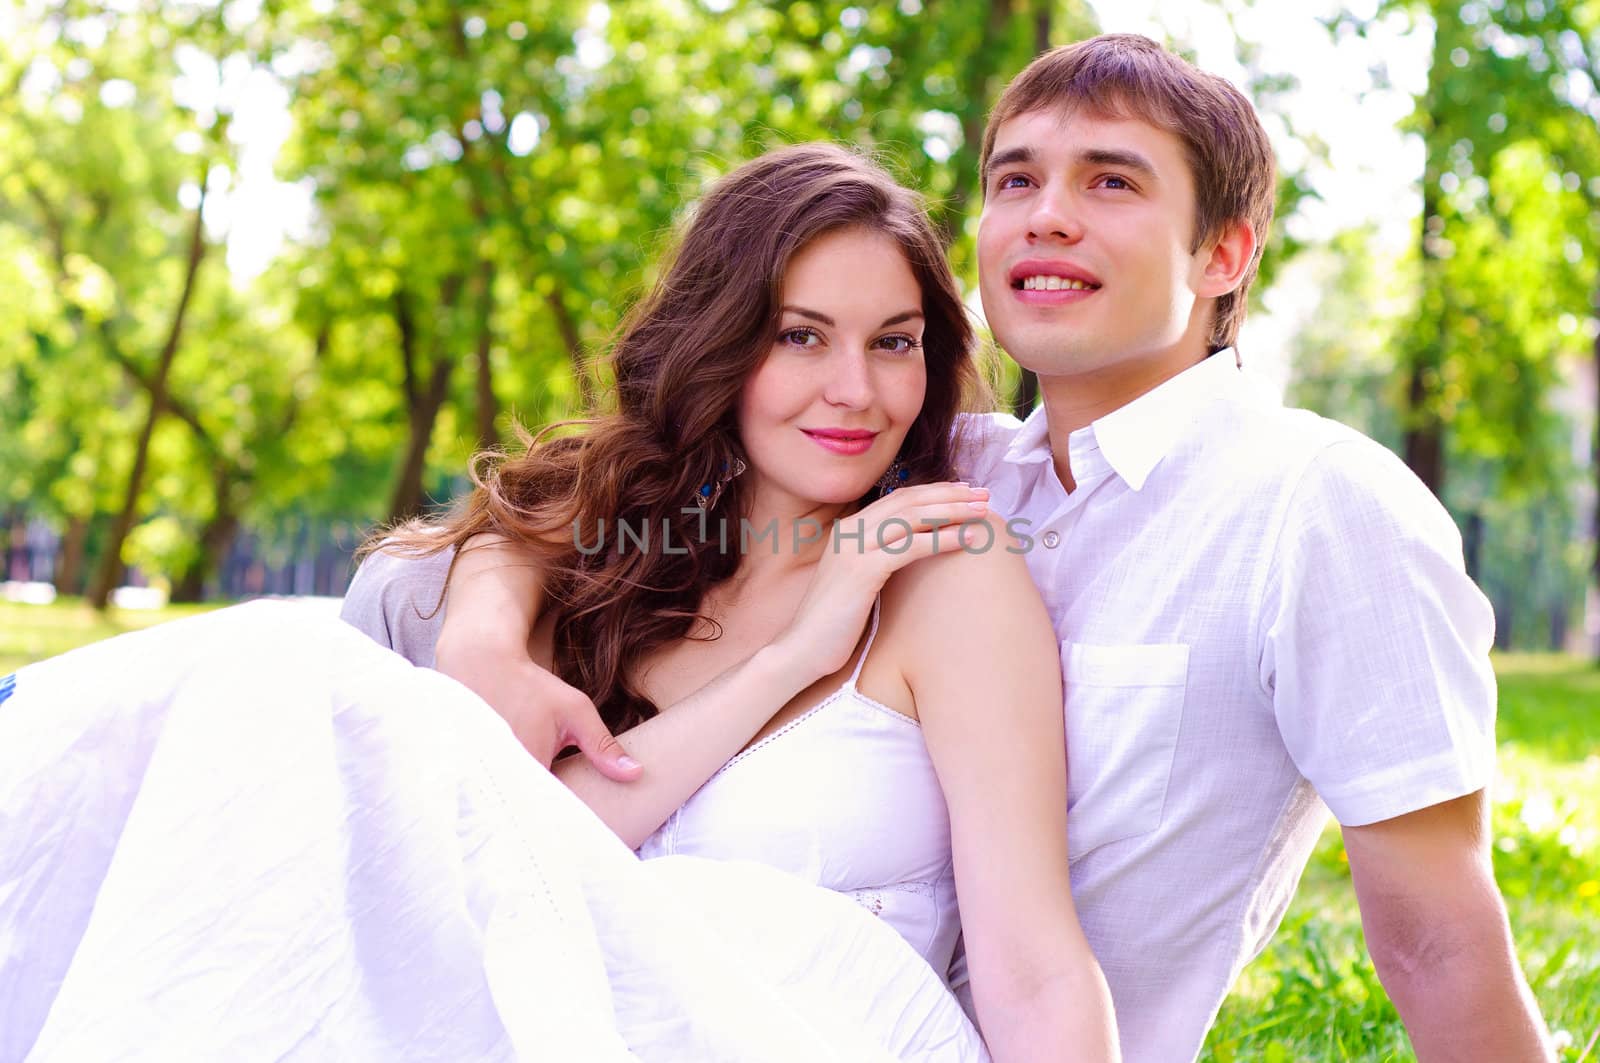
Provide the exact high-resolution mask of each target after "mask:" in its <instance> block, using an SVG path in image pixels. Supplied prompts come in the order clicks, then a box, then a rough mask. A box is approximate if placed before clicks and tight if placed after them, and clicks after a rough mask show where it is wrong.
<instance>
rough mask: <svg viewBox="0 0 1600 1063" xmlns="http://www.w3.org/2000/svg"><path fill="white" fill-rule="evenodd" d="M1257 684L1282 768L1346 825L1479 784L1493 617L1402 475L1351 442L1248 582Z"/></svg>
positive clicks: (1381, 453)
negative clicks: (1290, 761)
mask: <svg viewBox="0 0 1600 1063" xmlns="http://www.w3.org/2000/svg"><path fill="white" fill-rule="evenodd" d="M1258 630H1259V636H1258V644H1259V648H1260V666H1261V678H1262V682H1263V684H1264V685H1265V686H1266V688H1267V690H1268V691H1269V692H1270V694H1271V697H1272V704H1273V710H1274V712H1275V714H1276V717H1277V722H1278V727H1279V730H1280V732H1281V734H1282V736H1283V741H1284V744H1285V746H1286V747H1287V749H1288V751H1289V754H1290V756H1292V757H1293V758H1294V761H1295V764H1296V766H1297V767H1298V768H1299V770H1300V772H1301V774H1303V775H1304V776H1305V777H1306V778H1307V779H1308V780H1310V782H1311V783H1312V785H1313V786H1315V787H1316V789H1317V792H1318V793H1319V794H1320V795H1321V797H1322V799H1323V801H1324V802H1326V803H1327V805H1328V807H1329V808H1330V809H1331V810H1332V811H1333V814H1334V815H1335V816H1336V817H1337V818H1338V820H1339V822H1340V823H1342V824H1344V825H1346V826H1361V825H1363V824H1367V823H1375V822H1378V821H1379V820H1384V819H1390V818H1393V817H1395V816H1399V815H1404V814H1405V813H1408V812H1414V811H1416V810H1418V809H1421V808H1426V807H1427V806H1429V805H1433V804H1437V803H1439V802H1441V801H1447V800H1450V799H1452V798H1456V797H1461V796H1463V795H1465V794H1469V793H1472V792H1474V791H1476V790H1479V789H1482V788H1483V787H1484V786H1486V785H1488V783H1489V781H1490V778H1491V776H1492V774H1493V770H1494V719H1495V681H1494V672H1493V670H1492V669H1491V667H1490V664H1489V648H1490V646H1491V644H1492V643H1493V639H1494V614H1493V611H1492V610H1491V609H1490V607H1489V603H1488V601H1487V600H1486V599H1485V598H1484V596H1483V594H1482V593H1481V592H1480V591H1479V590H1478V588H1477V587H1476V586H1475V585H1474V584H1473V582H1472V581H1471V580H1470V579H1468V578H1467V575H1466V572H1465V570H1464V567H1463V564H1462V554H1461V537H1460V534H1459V532H1458V531H1457V530H1456V527H1455V525H1454V523H1453V522H1452V521H1451V520H1450V517H1449V515H1448V514H1447V513H1446V512H1445V510H1444V508H1443V507H1442V506H1441V505H1440V504H1439V502H1438V501H1437V500H1436V499H1435V498H1434V496H1433V495H1432V493H1431V492H1429V491H1428V489H1427V488H1426V487H1425V486H1424V485H1423V484H1422V482H1421V481H1420V480H1418V479H1417V478H1416V476H1414V475H1413V474H1412V473H1411V471H1410V470H1409V469H1407V468H1406V467H1405V465H1404V464H1403V463H1402V462H1401V461H1400V460H1399V459H1398V458H1396V457H1395V456H1394V455H1393V454H1391V453H1390V452H1389V451H1387V450H1385V449H1384V448H1382V447H1381V446H1379V445H1378V444H1376V443H1373V442H1371V441H1370V440H1366V439H1350V440H1344V441H1340V442H1337V443H1334V444H1331V445H1329V446H1327V447H1325V448H1324V449H1323V450H1322V451H1321V452H1320V453H1319V454H1318V455H1317V456H1316V457H1315V458H1314V459H1313V460H1312V461H1311V463H1310V464H1309V466H1308V467H1307V468H1306V471H1305V472H1304V474H1303V475H1302V477H1301V479H1300V482H1299V484H1298V486H1297V487H1296V488H1295V491H1294V494H1293V496H1292V498H1291V501H1290V503H1289V505H1288V508H1287V513H1286V517H1285V519H1284V522H1283V525H1282V533H1281V535H1280V537H1279V539H1278V542H1277V545H1276V547H1275V549H1274V551H1273V553H1272V557H1271V562H1270V566H1269V569H1268V573H1267V577H1266V579H1265V580H1264V582H1263V596H1262V605H1261V612H1260V627H1259V629H1258Z"/></svg>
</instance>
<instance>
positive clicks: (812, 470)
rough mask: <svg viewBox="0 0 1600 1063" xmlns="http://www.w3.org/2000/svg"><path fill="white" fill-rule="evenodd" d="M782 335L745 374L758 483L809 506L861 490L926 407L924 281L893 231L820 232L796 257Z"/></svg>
mask: <svg viewBox="0 0 1600 1063" xmlns="http://www.w3.org/2000/svg"><path fill="white" fill-rule="evenodd" d="M782 296H783V298H782V307H781V309H780V311H779V314H780V317H779V322H778V339H777V342H775V343H774V344H773V346H772V350H771V351H770V352H769V353H768V354H767V356H766V357H765V358H764V359H763V360H762V362H761V364H760V365H758V366H757V367H756V370H755V372H754V373H752V374H751V376H750V379H749V380H748V381H746V382H745V386H744V390H743V392H742V393H741V395H740V397H739V435H740V440H741V442H742V443H743V444H744V450H745V453H746V454H747V455H748V456H749V459H750V469H751V474H753V479H752V483H751V486H752V487H754V488H755V489H756V490H757V491H760V492H767V493H769V494H776V495H777V497H776V498H774V499H772V501H777V502H778V503H779V504H780V505H783V504H786V503H787V504H788V505H792V506H794V507H795V508H798V509H799V510H801V511H805V510H809V509H811V508H814V507H815V506H816V505H818V504H824V505H826V504H840V503H845V502H851V501H854V500H855V499H857V498H860V497H861V496H862V495H863V494H865V493H866V492H867V489H868V488H870V487H871V486H872V484H873V483H874V481H876V480H877V479H878V477H880V476H882V475H883V471H884V470H885V469H887V468H888V467H889V463H890V462H892V461H893V460H894V458H895V455H896V454H898V453H899V450H900V444H901V442H902V441H903V440H904V439H905V437H906V433H907V432H908V431H909V430H910V428H911V425H912V422H913V421H915V420H916V418H917V414H918V413H920V412H921V410H922V399H923V395H924V393H925V392H926V390H927V383H928V377H927V365H926V363H925V362H924V361H923V352H922V330H923V326H924V324H925V322H924V320H923V315H922V289H921V287H920V286H919V285H918V284H917V279H916V276H915V275H914V274H913V273H912V272H911V266H910V265H909V264H908V263H907V262H906V258H905V255H904V253H902V252H901V250H900V246H899V245H898V244H897V243H895V241H894V240H893V239H891V238H890V237H888V236H885V235H883V234H882V233H877V232H873V231H871V230H868V229H845V230H841V231H839V232H834V233H829V234H826V235H824V236H820V237H818V238H817V239H815V240H813V241H812V242H811V243H809V244H807V245H806V246H805V247H804V248H802V249H801V250H800V252H799V253H798V254H796V255H795V256H794V257H793V258H792V259H791V260H790V261H789V268H788V272H787V274H786V275H785V277H784V283H783V292H782Z"/></svg>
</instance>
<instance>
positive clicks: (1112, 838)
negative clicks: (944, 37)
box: [958, 35, 1549, 1063]
mask: <svg viewBox="0 0 1600 1063" xmlns="http://www.w3.org/2000/svg"><path fill="white" fill-rule="evenodd" d="M982 179H983V195H984V203H983V216H982V221H981V225H980V228H979V233H978V261H979V273H980V287H981V291H982V296H983V305H984V311H985V313H986V316H987V317H988V321H989V325H990V328H991V329H992V330H993V332H994V335H995V338H996V340H997V341H998V342H999V344H1000V345H1001V346H1002V347H1003V348H1004V349H1005V350H1006V351H1007V352H1008V353H1009V354H1010V355H1011V356H1012V357H1013V358H1015V359H1016V360H1017V361H1018V362H1019V363H1020V364H1021V365H1023V366H1024V367H1026V368H1028V369H1031V370H1033V371H1034V372H1035V373H1036V374H1037V375H1038V378H1039V385H1040V393H1041V396H1042V398H1043V406H1042V408H1041V409H1039V410H1037V411H1035V412H1034V414H1033V415H1032V416H1030V417H1029V418H1028V419H1027V421H1026V422H1023V423H1021V424H1020V425H1019V424H1018V423H1017V422H1016V421H1015V420H1013V419H1011V418H1009V417H1006V416H1005V415H1001V414H994V415H989V416H988V417H987V418H985V419H984V420H983V421H982V422H980V423H979V425H977V426H976V427H979V428H981V429H982V431H981V433H980V437H979V441H978V443H977V446H976V447H975V450H974V452H973V454H972V460H971V465H970V468H969V469H968V470H967V473H968V476H969V478H970V479H971V480H972V482H974V483H980V484H983V485H985V486H987V487H989V488H990V490H991V493H992V494H991V501H992V504H993V505H994V506H995V508H996V509H997V510H999V511H1001V512H1006V513H1009V514H1010V515H1011V516H1012V517H1013V518H1023V519H1025V520H1026V521H1028V522H1029V526H1028V527H1027V532H1028V534H1029V535H1031V536H1032V537H1033V539H1034V540H1035V546H1034V549H1033V550H1032V551H1031V552H1030V553H1029V555H1028V564H1029V567H1030V569H1031V571H1032V574H1033V576H1034V579H1035V582H1037V583H1038V585H1039V587H1040V589H1041V590H1042V591H1043V594H1044V597H1045V602H1046V604H1047V606H1048V607H1049V608H1050V611H1051V613H1052V615H1053V617H1054V620H1055V623H1056V630H1057V634H1058V636H1059V637H1060V639H1061V640H1062V641H1061V658H1062V666H1063V669H1064V674H1065V680H1066V719H1067V734H1068V740H1067V750H1068V758H1069V780H1070V791H1071V808H1072V811H1071V816H1070V827H1069V846H1070V851H1071V854H1072V877H1073V890H1074V893H1075V895H1076V896H1077V900H1078V907H1079V912H1080V914H1081V916H1082V919H1083V922H1084V928H1085V930H1086V932H1087V934H1088V936H1089V939H1090V942H1091V944H1092V945H1093V947H1094V950H1095V953H1096V955H1097V956H1098V957H1099V959H1100V962H1101V964H1102V966H1103V968H1104V970H1105V973H1106V976H1107V979H1108V980H1109V982H1110V984H1111V988H1112V992H1113V995H1114V998H1115V1002H1116V1010H1117V1018H1118V1026H1119V1029H1120V1031H1121V1038H1122V1047H1123V1052H1124V1057H1125V1058H1126V1059H1128V1060H1133V1061H1151V1063H1155V1061H1168V1060H1181V1059H1189V1058H1192V1057H1194V1056H1195V1055H1196V1053H1198V1051H1199V1050H1200V1047H1201V1044H1202V1041H1203V1038H1204V1035H1205V1031H1206V1028H1207V1027H1208V1026H1209V1025H1210V1023H1211V1021H1212V1019H1213V1018H1214V1017H1215V1015H1216V1011H1217V1008H1218V1006H1219V1004H1220V1003H1221V1001H1222V998H1223V996H1224V995H1225V994H1226V992H1227V990H1228V987H1229V985H1230V984H1231V983H1232V982H1233V980H1234V978H1235V977H1236V976H1237V975H1238V973H1239V971H1240V970H1241V969H1242V968H1243V966H1244V965H1245V964H1246V963H1247V962H1248V961H1249V960H1250V959H1251V958H1253V957H1254V956H1255V955H1256V954H1258V953H1259V952H1260V951H1261V949H1262V948H1263V947H1264V946H1265V945H1266V942H1267V940H1268V938H1269V937H1270V936H1271V934H1272V932H1273V931H1274V930H1275V929H1276V927H1277V925H1278V922H1279V920H1280V919H1281V918H1282V916H1283V912H1284V909H1285V908H1286V907H1287V905H1288V903H1289V900H1290V897H1291V896H1292V894H1293V892H1294V888H1295V885H1296V882H1297V881H1298V878H1299V875H1300V872H1301V870H1302V868H1303V867H1304V866H1305V862H1306V859H1307V857H1308V855H1309V854H1310V852H1311V849H1312V846H1313V844H1314V842H1315V840H1316V838H1317V835H1318V833H1319V831H1320V828H1321V826H1322V822H1323V812H1322V805H1323V804H1324V803H1325V804H1326V805H1327V807H1328V808H1329V809H1331V810H1332V812H1333V813H1334V815H1335V816H1336V817H1337V818H1338V820H1339V822H1340V824H1341V827H1342V829H1343V832H1344V840H1345V847H1346V849H1347V851H1348V853H1349V858H1350V870H1351V876H1352V878H1353V880H1354V884H1355V888H1356V896H1357V899H1358V901H1359V903H1360V907H1361V915H1362V923H1363V927H1364V929H1365V933H1366V940H1367V946H1368V949H1369V951H1370V952H1371V955H1372V958H1373V961H1374V963H1375V965H1376V967H1377V969H1378V973H1379V976H1380V977H1381V979H1382V981H1383V984H1384V986H1385V988H1386V989H1387V990H1388V992H1389V994H1390V995H1391V997H1392V998H1393V1000H1394V1002H1395V1004H1396V1006H1397V1008H1398V1009H1399V1011H1400V1014H1401V1017H1402V1018H1403V1019H1404V1021H1405V1023H1406V1027H1407V1030H1408V1032H1409V1033H1410V1035H1411V1038H1412V1041H1413V1044H1414V1045H1415V1047H1416V1050H1417V1052H1418V1054H1419V1056H1420V1057H1421V1058H1423V1059H1424V1060H1435V1059H1494V1060H1522V1059H1541V1058H1546V1057H1547V1056H1548V1053H1549V1049H1548V1048H1547V1047H1546V1036H1545V1030H1544V1027H1543V1023H1542V1021H1541V1019H1540V1016H1539V1013H1538V1010H1537V1006H1536V1005H1535V1003H1534V1001H1533V999H1532V996H1531V994H1530V993H1529V991H1528V987H1527V984H1526V982H1525V981H1524V979H1523V977H1522V974H1521V972H1520V970H1519V969H1518V966H1517V962H1516V957H1515V952H1514V949H1513V945H1512V941H1511V935H1510V932H1509V929H1508V926H1507V922H1506V916H1505V911H1504V907H1503V905H1502V903H1501V900H1500V896H1499V893H1498V890H1497V888H1496V886H1495V882H1494V875H1493V871H1492V868H1491V865H1490V859H1489V832H1488V806H1487V801H1486V800H1485V795H1484V788H1485V787H1486V786H1487V785H1488V783H1489V781H1490V778H1491V775H1492V773H1493V762H1494V716H1495V686H1494V677H1493V673H1492V672H1491V670H1490V667H1489V661H1488V656H1487V653H1488V649H1489V646H1490V642H1491V636H1492V630H1493V617H1492V614H1491V612H1490V610H1489V607H1488V605H1487V603H1486V602H1485V600H1484V598H1483V596H1482V595H1481V594H1480V593H1479V592H1478V590H1477V588H1475V587H1474V586H1473V584H1472V583H1471V581H1470V580H1468V579H1467V577H1466V575H1465V573H1464V572H1463V569H1462V558H1461V544H1460V537H1459V535H1458V534H1457V531H1456V529H1455V527H1454V526H1453V524H1452V523H1451V521H1450V519H1449V517H1448V516H1447V515H1446V514H1445V512H1444V510H1443V508H1442V507H1441V506H1440V505H1439V504H1438V502H1437V501H1435V500H1434V498H1433V497H1432V495H1430V494H1429V493H1428V491H1427V490H1426V489H1425V488H1424V487H1423V485H1422V484H1421V483H1420V482H1419V481H1418V480H1417V479H1416V478H1415V477H1414V476H1412V475H1411V473H1410V472H1409V471H1408V470H1407V469H1406V468H1405V467H1404V465H1402V464H1401V463H1400V462H1399V461H1398V460H1397V459H1396V458H1395V457H1394V456H1393V455H1392V454H1390V453H1389V452H1388V451H1386V450H1384V449H1383V448H1382V447H1380V446H1378V445H1377V444H1375V443H1373V442H1371V441H1370V440H1368V439H1367V438H1365V437H1364V436H1361V435H1360V434H1358V433H1356V432H1354V431H1352V430H1350V429H1348V428H1345V427H1343V426H1341V425H1338V424H1336V423H1334V422H1331V421H1327V420H1324V419H1322V418H1320V417H1317V416H1315V415H1313V414H1311V413H1308V412H1305V411H1301V410H1290V409H1285V408H1283V407H1282V406H1280V405H1278V404H1276V403H1274V402H1273V401H1271V400H1269V399H1267V398H1264V397H1263V396H1262V394H1261V393H1260V392H1258V391H1257V389H1256V388H1255V387H1254V386H1253V383H1252V381H1251V380H1250V379H1249V377H1248V376H1247V375H1246V374H1245V373H1243V372H1241V371H1240V359H1239V356H1238V355H1237V354H1236V352H1235V351H1234V350H1233V349H1232V347H1233V344H1234V343H1235V340H1236V337H1237V334H1238V330H1239V325H1240V323H1241V322H1242V320H1243V318H1244V314H1245V296H1246V292H1247V290H1248V288H1249V286H1250V282H1251V280H1252V279H1253V277H1254V275H1255V271H1256V264H1257V262H1258V260H1259V256H1260V249H1261V245H1262V242H1263V240H1264V239H1265V237H1266V233H1267V227H1268V224H1269V222H1270V220H1271V216H1272V208H1273V196H1274V190H1275V167H1274V163H1273V157H1272V151H1271V148H1270V146H1269V144H1268V142H1267V138H1266V135H1265V133H1264V131H1263V130H1262V128H1261V125H1260V123H1259V121H1258V120H1257V118H1256V116H1255V114H1254V112H1253V111H1252V109H1251V107H1250V104H1249V103H1248V102H1247V101H1246V100H1245V99H1244V98H1243V97H1242V96H1241V95H1240V94H1239V93H1238V92H1237V91H1235V90H1234V89H1233V88H1232V87H1231V86H1230V85H1228V84H1227V83H1226V82H1225V81H1223V80H1222V79H1220V78H1217V77H1214V76H1212V75H1209V74H1205V73H1203V72H1201V71H1198V70H1196V69H1194V68H1193V67H1192V66H1190V65H1189V64H1187V63H1186V62H1184V61H1183V60H1181V59H1179V58H1177V57H1176V56H1173V55H1172V54H1170V53H1168V52H1166V51H1164V50H1163V49H1161V48H1160V47H1159V46H1157V45H1156V44H1154V43H1153V42H1151V41H1149V40H1147V39H1145V38H1142V37H1135V36H1121V35H1113V36H1105V37H1099V38H1095V39H1093V40H1089V41H1085V42H1082V43H1079V44H1076V45H1072V46H1068V47H1064V48H1058V49H1056V50H1054V51H1051V52H1049V53H1047V54H1045V55H1043V56H1041V57H1040V58H1038V59H1037V60H1035V61H1034V62H1033V63H1032V64H1031V65H1030V66H1029V67H1028V68H1027V69H1026V70H1024V71H1023V72H1022V73H1021V74H1020V75H1019V76H1018V77H1017V78H1016V80H1014V81H1013V82H1012V83H1011V84H1010V86H1009V87H1008V88H1007V89H1006V91H1005V93H1004V94H1003V95H1002V97H1001V99H1000V101H999V103H998V104H997V105H996V107H995V109H994V111H993V113H992V114H991V116H990V119H989V124H988V128H987V129H986V131H985V135H984V142H983V149H982ZM1319 798H1320V800H1319ZM958 974H959V972H958Z"/></svg>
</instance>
